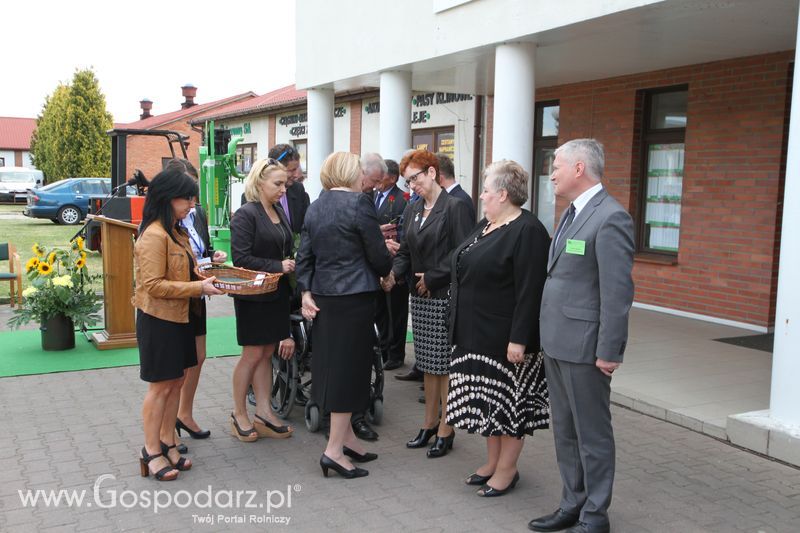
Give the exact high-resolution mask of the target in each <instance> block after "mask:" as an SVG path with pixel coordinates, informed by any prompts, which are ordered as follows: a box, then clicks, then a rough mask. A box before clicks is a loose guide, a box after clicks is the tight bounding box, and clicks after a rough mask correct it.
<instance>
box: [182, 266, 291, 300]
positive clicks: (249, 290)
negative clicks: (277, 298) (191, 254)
mask: <svg viewBox="0 0 800 533" xmlns="http://www.w3.org/2000/svg"><path fill="white" fill-rule="evenodd" d="M195 273H196V274H197V276H198V277H199V278H200V279H207V278H210V277H212V276H215V277H216V278H217V279H216V280H215V281H214V287H216V288H218V289H219V290H221V291H223V292H226V293H228V294H233V295H237V296H245V295H250V294H264V293H267V292H275V291H276V290H277V289H278V281H279V280H280V279H281V276H283V274H274V273H270V272H257V271H255V270H247V269H246V268H239V267H234V266H230V265H226V264H225V263H203V264H201V265H197V267H195Z"/></svg>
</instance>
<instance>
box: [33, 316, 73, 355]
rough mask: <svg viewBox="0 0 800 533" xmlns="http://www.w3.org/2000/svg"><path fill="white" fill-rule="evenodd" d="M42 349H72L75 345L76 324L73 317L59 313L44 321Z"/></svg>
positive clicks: (42, 326) (41, 328) (41, 327)
mask: <svg viewBox="0 0 800 533" xmlns="http://www.w3.org/2000/svg"><path fill="white" fill-rule="evenodd" d="M39 329H40V330H41V332H42V350H45V351H58V350H70V349H72V348H74V347H75V326H74V325H73V323H72V319H71V318H68V317H66V316H64V315H62V314H58V315H55V316H52V317H50V318H48V319H47V320H44V321H42V325H41V326H40V327H39Z"/></svg>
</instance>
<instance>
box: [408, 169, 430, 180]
mask: <svg viewBox="0 0 800 533" xmlns="http://www.w3.org/2000/svg"><path fill="white" fill-rule="evenodd" d="M428 168H431V167H428ZM428 168H426V169H425V170H420V171H419V172H417V173H416V174H414V175H413V176H409V177H407V178H406V181H407V182H408V183H414V182H415V181H417V178H418V177H419V176H420V174H425V173H426V172H428Z"/></svg>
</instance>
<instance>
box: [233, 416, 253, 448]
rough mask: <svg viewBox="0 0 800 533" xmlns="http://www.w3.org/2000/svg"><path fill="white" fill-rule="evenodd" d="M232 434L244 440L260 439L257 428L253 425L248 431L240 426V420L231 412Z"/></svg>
mask: <svg viewBox="0 0 800 533" xmlns="http://www.w3.org/2000/svg"><path fill="white" fill-rule="evenodd" d="M231 435H233V436H234V437H236V438H237V439H239V440H240V441H242V442H255V441H257V440H258V433H257V432H256V428H255V427H252V428H250V429H248V430H247V431H244V430H243V429H242V428H240V427H239V422H237V421H236V417H235V416H233V413H231Z"/></svg>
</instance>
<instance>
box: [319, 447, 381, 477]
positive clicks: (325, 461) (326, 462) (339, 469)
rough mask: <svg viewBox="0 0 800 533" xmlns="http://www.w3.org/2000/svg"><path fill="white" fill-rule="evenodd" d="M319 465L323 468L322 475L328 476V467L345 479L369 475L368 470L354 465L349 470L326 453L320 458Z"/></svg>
mask: <svg viewBox="0 0 800 533" xmlns="http://www.w3.org/2000/svg"><path fill="white" fill-rule="evenodd" d="M319 466H320V468H322V475H323V476H325V477H328V469H329V468H330V469H332V470H333V471H334V472H336V473H337V474H339V475H340V476H342V477H343V478H345V479H354V478H357V477H364V476H368V475H369V471H368V470H364V469H363V468H359V467H357V466H354V467H353V469H352V470H348V469H346V468H345V467H343V466H342V465H340V464H339V463H337V462H336V461H334V460H333V459H331V458H330V457H328V456H327V455H325V454H324V453H323V454H322V457H320V458H319Z"/></svg>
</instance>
